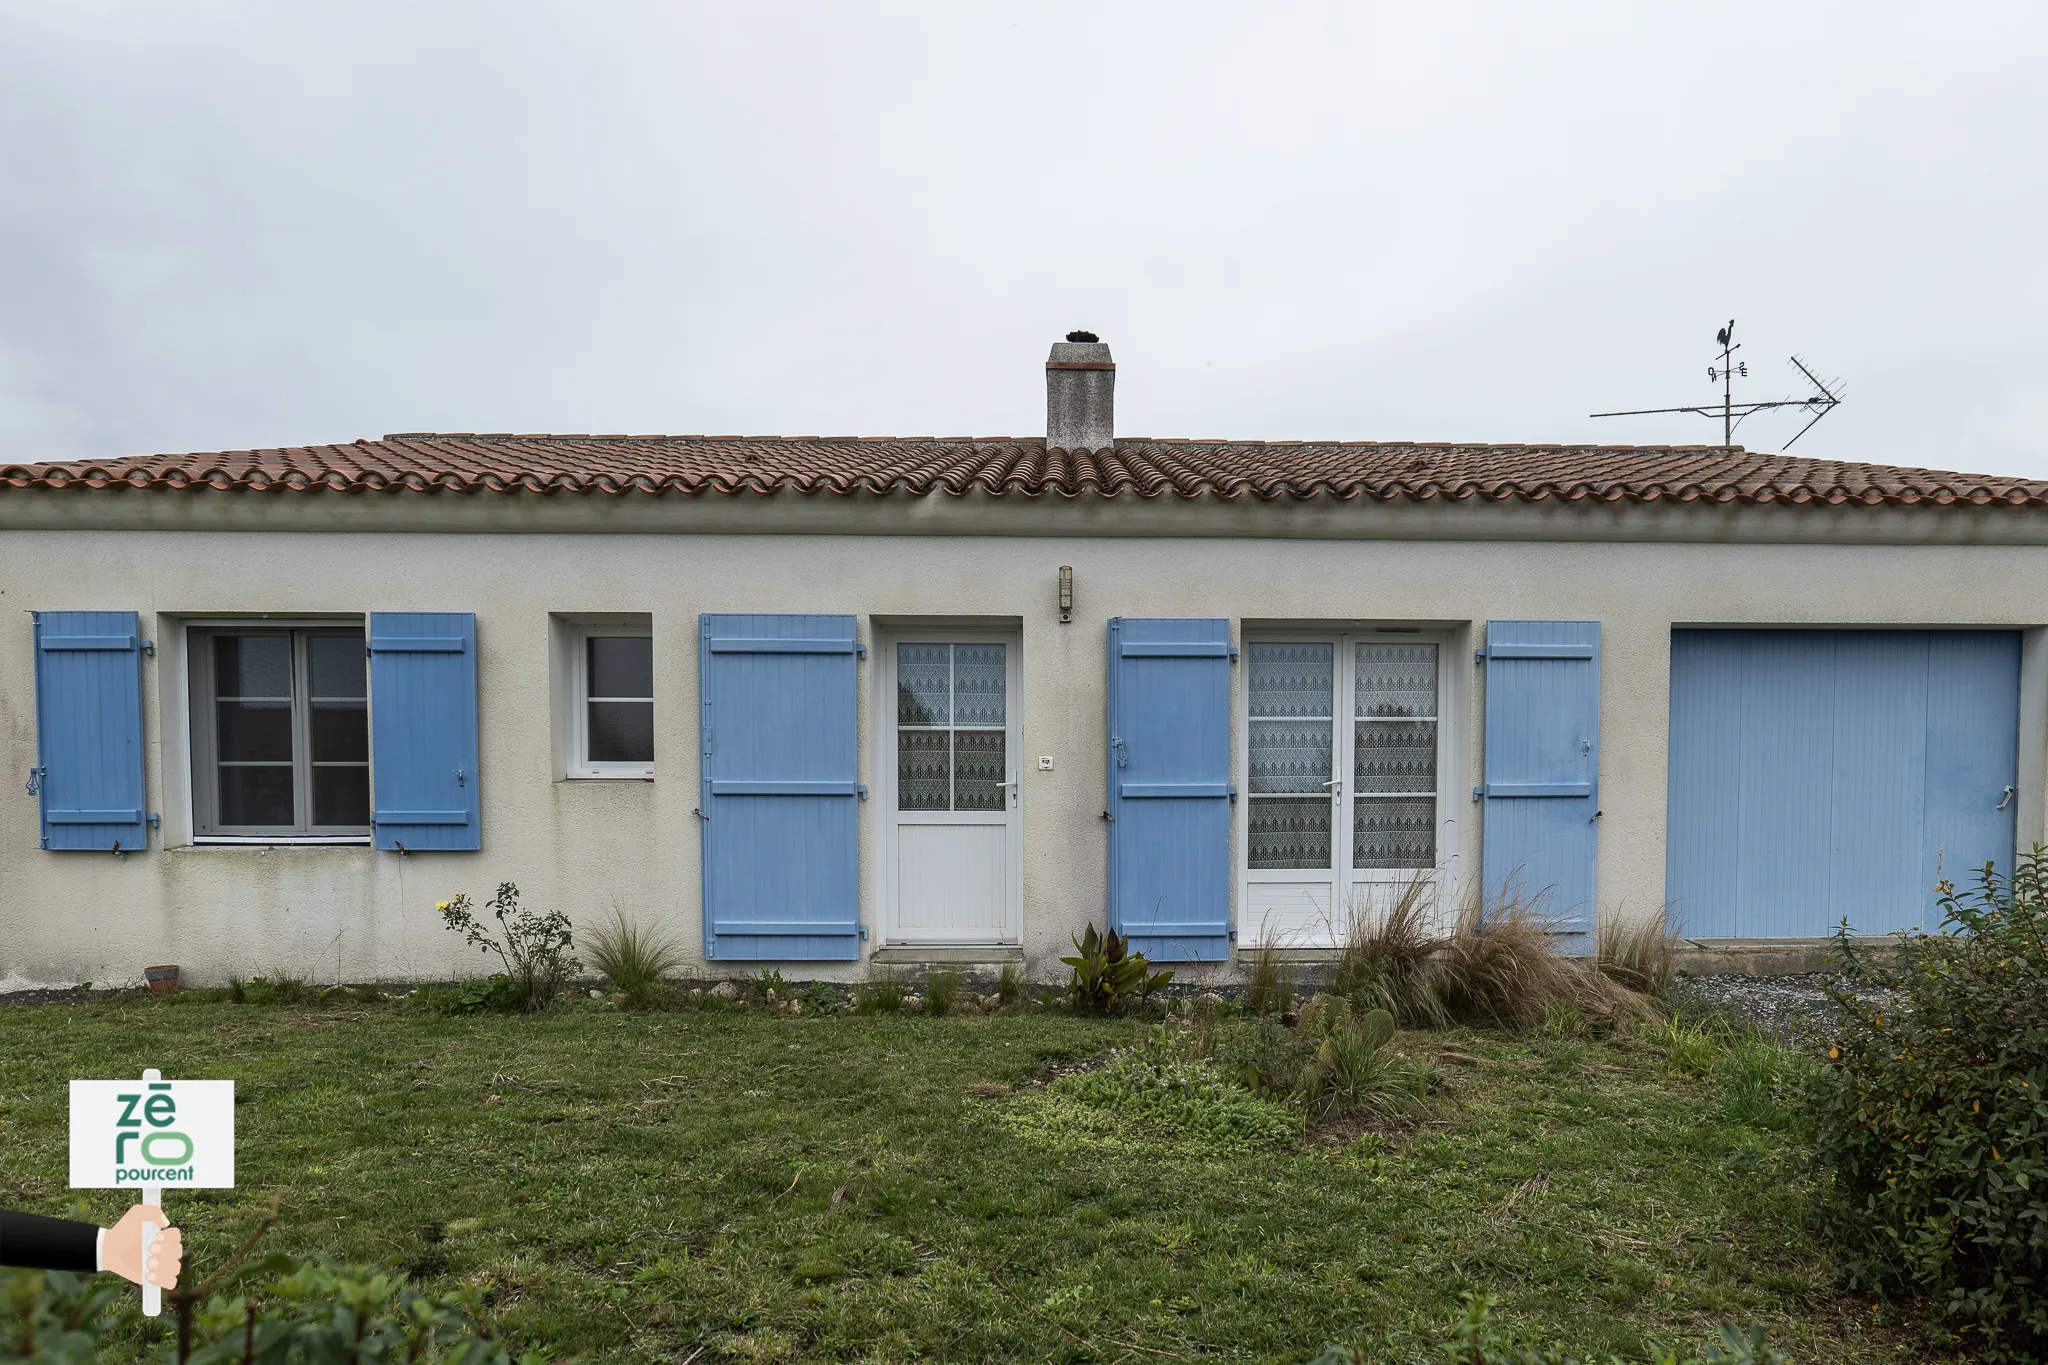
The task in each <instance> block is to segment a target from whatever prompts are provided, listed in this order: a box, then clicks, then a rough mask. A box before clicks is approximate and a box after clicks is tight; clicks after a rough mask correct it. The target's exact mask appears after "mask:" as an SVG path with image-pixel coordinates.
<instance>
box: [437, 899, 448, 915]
mask: <svg viewBox="0 0 2048 1365" xmlns="http://www.w3.org/2000/svg"><path fill="white" fill-rule="evenodd" d="M434 908H435V909H436V910H439V911H441V912H443V913H444V914H445V913H446V912H447V910H448V902H447V901H435V902H434Z"/></svg>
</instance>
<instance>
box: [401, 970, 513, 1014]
mask: <svg viewBox="0 0 2048 1365" xmlns="http://www.w3.org/2000/svg"><path fill="white" fill-rule="evenodd" d="M424 994H425V995H426V1000H427V1003H428V1004H429V1005H431V1006H432V1007H433V1009H434V1013H436V1014H510V1013H512V1012H513V1011H514V1010H518V1009H522V1008H524V1007H525V1004H526V992H525V991H524V990H522V989H520V986H519V983H518V982H517V981H514V980H513V979H512V978H511V977H509V976H507V975H505V974H504V973H503V972H498V973H496V974H494V975H491V976H472V977H470V978H468V979H467V980H463V981H458V982H456V983H455V984H454V985H453V986H446V987H442V988H440V989H437V990H430V991H427V992H425V993H424Z"/></svg>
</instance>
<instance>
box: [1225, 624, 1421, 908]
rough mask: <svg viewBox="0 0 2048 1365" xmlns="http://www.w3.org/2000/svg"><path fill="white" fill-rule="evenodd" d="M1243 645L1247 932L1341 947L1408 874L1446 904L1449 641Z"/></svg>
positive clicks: (1367, 638) (1353, 639)
mask: <svg viewBox="0 0 2048 1365" xmlns="http://www.w3.org/2000/svg"><path fill="white" fill-rule="evenodd" d="M1245 653H1246V658H1247V668H1246V672H1245V677H1246V686H1245V706H1246V714H1245V717H1244V729H1243V735H1244V745H1245V755H1244V771H1245V772H1246V773H1247V774H1248V776H1249V781H1248V783H1247V787H1248V790H1247V792H1246V797H1245V802H1244V805H1245V817H1244V818H1245V831H1244V835H1245V837H1244V849H1245V868H1244V873H1243V878H1244V879H1243V882H1242V884H1241V888H1240V889H1241V895H1240V898H1239V905H1240V907H1241V909H1240V914H1239V939H1240V941H1241V942H1243V943H1246V944H1259V943H1271V944H1274V945H1276V946H1280V947H1302V948H1323V947H1333V946H1336V945H1338V944H1340V943H1342V942H1343V938H1344V934H1345V930H1346V928H1347V927H1348V925H1349V924H1350V923H1351V922H1352V921H1353V920H1354V919H1356V918H1359V917H1365V918H1368V919H1369V918H1371V917H1372V916H1374V915H1377V914H1381V913H1384V912H1385V909H1386V907H1387V905H1388V904H1389V903H1391V901H1392V899H1393V898H1394V897H1396V896H1398V895H1400V894H1401V893H1402V891H1403V889H1404V888H1406V887H1407V886H1409V885H1410V884H1411V883H1421V884H1422V890H1423V893H1424V894H1425V895H1427V896H1428V897H1429V898H1430V901H1431V903H1432V904H1433V905H1435V906H1436V909H1437V913H1439V914H1441V913H1443V911H1444V910H1445V908H1446V907H1444V906H1442V905H1441V904H1440V900H1441V897H1440V895H1439V893H1440V891H1441V889H1442V884H1443V881H1444V877H1443V870H1444V862H1445V858H1446V854H1447V851H1448V850H1450V849H1452V848H1455V847H1456V842H1455V840H1454V839H1453V838H1452V835H1453V833H1454V831H1455V821H1456V816H1455V814H1454V813H1453V812H1454V810H1455V806H1454V803H1453V802H1452V801H1451V800H1450V799H1449V794H1448V792H1447V791H1446V790H1445V786H1446V783H1447V781H1448V778H1449V772H1450V767H1449V764H1448V763H1446V762H1445V761H1444V757H1443V755H1444V738H1445V737H1444V735H1443V733H1442V717H1444V716H1446V715H1449V714H1450V707H1449V706H1448V705H1447V704H1446V698H1447V696H1448V688H1447V686H1446V679H1445V678H1444V670H1443V668H1442V667H1441V664H1442V660H1441V657H1440V656H1441V655H1442V653H1443V641H1442V640H1440V639H1432V638H1414V636H1412V635H1410V634H1409V633H1407V632H1401V633H1396V632H1392V631H1389V632H1385V633H1372V634H1353V635H1335V636H1323V637H1316V636H1314V635H1310V634H1302V635H1291V636H1285V637H1279V636H1276V637H1273V638H1267V639H1259V638H1253V639H1250V640H1248V641H1247V642H1246V644H1245Z"/></svg>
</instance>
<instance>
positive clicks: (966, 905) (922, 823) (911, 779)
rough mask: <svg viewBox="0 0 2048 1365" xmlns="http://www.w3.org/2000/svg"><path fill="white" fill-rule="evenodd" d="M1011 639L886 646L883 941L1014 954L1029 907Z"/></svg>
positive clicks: (943, 636)
mask: <svg viewBox="0 0 2048 1365" xmlns="http://www.w3.org/2000/svg"><path fill="white" fill-rule="evenodd" d="M1018 646H1019V641H1018V639H1017V637H1015V636H1006V635H1002V634H990V633H976V632H956V631H928V632H927V631H920V632H915V633H905V634H902V635H900V636H897V637H895V638H893V639H887V640H885V643H884V647H883V649H882V651H881V654H882V661H881V662H882V673H883V677H882V679H881V681H882V683H883V696H884V698H886V700H885V701H884V703H883V705H884V706H885V707H886V708H887V710H886V711H885V713H884V714H885V715H886V716H887V717H888V718H889V723H888V725H887V726H886V727H884V730H885V734H886V738H887V753H886V756H885V757H884V761H883V763H882V765H880V766H881V768H882V771H883V772H884V773H885V774H886V775H887V776H886V780H885V783H884V786H885V788H886V791H885V795H884V803H883V812H882V816H883V840H882V842H883V852H882V857H883V863H884V866H883V875H882V896H883V902H884V903H883V907H882V937H883V939H884V941H886V942H889V943H903V944H949V943H959V944H1011V943H1015V942H1016V941H1017V936H1018V929H1019V921H1020V919H1021V908H1022V901H1023V896H1022V851H1023V841H1022V838H1021V833H1022V827H1021V821H1022V815H1023V812H1022V811H1021V809H1020V807H1019V800H1018V796H1019V793H1018V785H1017V777H1018V769H1017V763H1018V758H1017V755H1018V751H1019V748H1020V742H1021V728H1020V726H1019V724H1018V706H1017V704H1016V698H1017V691H1018V679H1019V668H1018V654H1019V647H1018Z"/></svg>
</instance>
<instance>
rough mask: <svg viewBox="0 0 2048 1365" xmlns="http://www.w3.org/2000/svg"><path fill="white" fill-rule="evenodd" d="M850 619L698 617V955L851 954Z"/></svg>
mask: <svg viewBox="0 0 2048 1365" xmlns="http://www.w3.org/2000/svg"><path fill="white" fill-rule="evenodd" d="M853 627H854V620H853V618H852V617H851V616H712V615H707V616H702V617H699V618H698V647H699V648H698V671H699V676H700V692H699V696H700V700H701V705H702V708H703V719H702V730H703V734H702V740H701V742H702V745H703V761H702V766H701V768H700V770H699V771H700V774H701V775H700V778H699V795H700V797H701V801H700V803H699V809H700V811H701V812H702V814H703V816H704V817H706V818H704V819H701V820H699V821H698V823H699V824H700V825H701V826H702V827H703V831H704V956H705V957H707V958H718V959H722V960H725V961H736V960H737V961H744V960H748V959H754V960H764V959H802V960H808V961H852V960H854V959H857V958H858V957H859V956H860V843H859V839H860V830H859V825H860V819H859V816H860V811H859V806H860V799H861V798H862V797H863V796H865V795H866V794H867V793H866V791H865V789H864V788H862V787H861V785H860V782H859V777H860V772H859V724H858V703H857V701H856V678H855V665H854V661H855V659H856V658H857V657H858V655H859V654H861V653H863V652H864V651H862V649H861V647H860V645H859V643H858V642H857V641H856V640H855V638H854V630H853Z"/></svg>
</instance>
